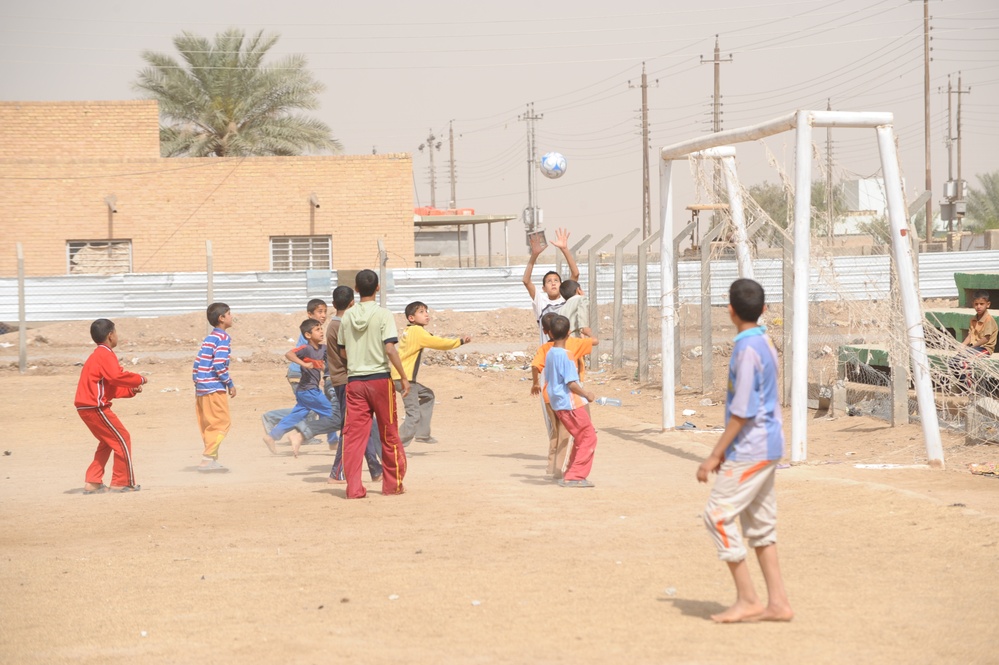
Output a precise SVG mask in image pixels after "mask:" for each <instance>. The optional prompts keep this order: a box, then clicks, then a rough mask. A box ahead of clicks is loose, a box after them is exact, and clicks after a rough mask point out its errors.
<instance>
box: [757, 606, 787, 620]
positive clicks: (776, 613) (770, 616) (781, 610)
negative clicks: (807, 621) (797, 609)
mask: <svg viewBox="0 0 999 665" xmlns="http://www.w3.org/2000/svg"><path fill="white" fill-rule="evenodd" d="M793 618H794V611H793V610H792V609H791V606H790V605H767V607H766V609H764V610H763V614H761V615H760V619H759V620H760V621H790V620H791V619H793Z"/></svg>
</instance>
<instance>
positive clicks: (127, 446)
mask: <svg viewBox="0 0 999 665" xmlns="http://www.w3.org/2000/svg"><path fill="white" fill-rule="evenodd" d="M77 413H79V414H80V418H81V419H83V422H84V423H86V425H87V427H89V428H90V432H91V433H92V434H93V435H94V436H95V437H97V452H95V453H94V461H93V462H91V463H90V466H89V467H88V468H87V482H88V483H93V484H94V485H101V484H103V483H104V467H105V466H106V465H107V463H108V457H110V456H111V453H112V452H113V453H114V466H113V467H112V472H111V485H112V486H114V487H125V486H126V485H134V484H135V474H134V473H133V471H132V438H131V437H130V436H129V435H128V430H127V429H125V426H124V425H122V424H121V421H120V420H118V416H116V415H115V414H114V412H113V411H111V409H79V410H77Z"/></svg>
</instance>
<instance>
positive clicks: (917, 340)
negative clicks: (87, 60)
mask: <svg viewBox="0 0 999 665" xmlns="http://www.w3.org/2000/svg"><path fill="white" fill-rule="evenodd" d="M877 134H878V149H879V150H880V151H881V171H882V173H883V174H884V179H885V194H886V198H887V203H888V222H889V224H891V241H892V242H891V247H892V255H893V256H894V257H895V267H896V269H897V270H898V288H899V294H900V295H901V297H902V315H903V317H904V319H905V327H906V330H907V332H908V339H909V358H910V360H911V363H912V381H913V383H914V384H915V386H916V401H917V403H918V404H919V419H920V422H921V423H922V425H923V437H924V438H925V439H926V456H927V458H928V459H929V463H930V466H932V467H936V468H943V466H944V456H943V447H942V445H941V443H940V427H939V423H938V421H937V409H936V404H935V403H934V400H933V384H932V381H931V379H930V372H929V358H928V356H927V354H926V339H925V337H924V336H923V314H922V310H921V307H920V305H919V291H918V289H917V285H916V279H915V274H914V272H913V269H912V264H913V258H912V245H910V244H909V241H908V239H907V238H906V237H905V236H906V233H907V229H906V222H905V201H904V199H903V196H902V178H901V176H900V175H899V166H898V154H897V153H896V152H895V132H894V130H893V129H892V128H891V126H883V127H878V128H877Z"/></svg>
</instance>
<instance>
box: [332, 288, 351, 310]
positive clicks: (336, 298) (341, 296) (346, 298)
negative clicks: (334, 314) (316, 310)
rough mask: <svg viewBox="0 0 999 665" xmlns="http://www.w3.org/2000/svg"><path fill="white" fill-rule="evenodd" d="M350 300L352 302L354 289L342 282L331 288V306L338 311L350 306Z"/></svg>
mask: <svg viewBox="0 0 999 665" xmlns="http://www.w3.org/2000/svg"><path fill="white" fill-rule="evenodd" d="M352 302H354V289H352V288H350V287H349V286H343V285H342V284H341V285H340V286H338V287H336V288H335V289H333V307H334V308H335V309H336V310H337V311H338V312H342V311H343V310H345V309H347V308H348V307H350V303H352Z"/></svg>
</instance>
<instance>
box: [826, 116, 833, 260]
mask: <svg viewBox="0 0 999 665" xmlns="http://www.w3.org/2000/svg"><path fill="white" fill-rule="evenodd" d="M826 110H827V111H832V98H829V99H826ZM832 188H833V176H832V126H831V125H830V126H829V127H826V221H827V222H828V224H829V226H828V232H829V233H828V237H829V247H832V239H833V189H832Z"/></svg>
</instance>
